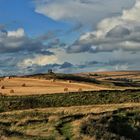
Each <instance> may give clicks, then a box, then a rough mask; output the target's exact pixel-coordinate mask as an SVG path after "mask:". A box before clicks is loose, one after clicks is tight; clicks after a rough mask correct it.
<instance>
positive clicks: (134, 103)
mask: <svg viewBox="0 0 140 140" xmlns="http://www.w3.org/2000/svg"><path fill="white" fill-rule="evenodd" d="M0 80H1V81H0V85H1V89H0V140H79V139H81V140H140V86H139V84H140V73H139V72H110V73H107V72H100V73H81V74H55V75H54V74H52V75H48V74H38V75H29V76H21V77H15V76H13V77H6V78H4V77H1V78H0Z"/></svg>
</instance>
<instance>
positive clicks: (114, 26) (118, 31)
mask: <svg viewBox="0 0 140 140" xmlns="http://www.w3.org/2000/svg"><path fill="white" fill-rule="evenodd" d="M139 13H140V1H139V0H137V1H136V4H135V5H134V6H133V7H132V8H131V9H129V10H124V11H123V12H122V15H121V16H117V17H112V18H106V19H104V20H102V21H101V22H100V23H99V24H98V26H97V30H96V31H93V32H88V33H86V34H84V35H82V36H81V37H80V38H79V40H77V41H76V42H75V43H74V44H73V45H72V46H70V47H69V48H68V52H70V53H74V52H75V53H78V52H85V51H87V52H92V53H97V52H112V51H114V50H120V49H121V50H123V51H140V39H139V37H140V17H139V16H140V14H139Z"/></svg>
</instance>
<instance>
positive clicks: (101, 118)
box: [0, 103, 140, 140]
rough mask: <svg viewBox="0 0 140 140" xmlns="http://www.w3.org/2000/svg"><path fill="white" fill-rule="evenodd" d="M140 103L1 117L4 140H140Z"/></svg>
mask: <svg viewBox="0 0 140 140" xmlns="http://www.w3.org/2000/svg"><path fill="white" fill-rule="evenodd" d="M139 107H140V103H132V104H130V103H129V104H123V105H122V104H110V105H93V106H77V107H60V108H46V109H30V110H24V111H12V112H6V113H1V114H0V135H1V139H2V138H3V139H7V140H71V139H72V140H78V139H82V140H92V139H97V140H98V139H103V140H109V139H126V140H127V139H135V140H139V138H140V135H139V134H140V125H139V124H140V111H139Z"/></svg>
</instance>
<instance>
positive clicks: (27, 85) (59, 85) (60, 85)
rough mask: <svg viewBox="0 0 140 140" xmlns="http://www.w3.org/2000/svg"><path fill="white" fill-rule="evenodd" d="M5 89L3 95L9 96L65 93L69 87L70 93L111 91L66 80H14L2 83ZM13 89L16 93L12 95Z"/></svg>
mask: <svg viewBox="0 0 140 140" xmlns="http://www.w3.org/2000/svg"><path fill="white" fill-rule="evenodd" d="M0 84H1V85H3V86H4V87H5V89H0V92H1V93H4V94H7V95H32V94H50V93H64V92H65V91H64V88H65V87H67V88H68V91H69V92H76V91H78V89H82V90H83V91H92V90H105V89H109V88H107V87H104V86H102V85H96V84H91V83H80V82H69V81H66V80H56V81H55V82H52V80H44V79H34V78H12V79H6V80H3V81H1V83H0ZM11 89H13V90H14V93H12V94H10V92H9V91H10V90H11Z"/></svg>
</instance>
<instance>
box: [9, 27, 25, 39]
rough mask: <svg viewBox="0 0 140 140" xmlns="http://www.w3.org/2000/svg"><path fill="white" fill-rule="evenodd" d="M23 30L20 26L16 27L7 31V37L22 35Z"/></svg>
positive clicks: (23, 33)
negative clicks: (14, 29)
mask: <svg viewBox="0 0 140 140" xmlns="http://www.w3.org/2000/svg"><path fill="white" fill-rule="evenodd" d="M24 35H25V32H24V30H23V29H22V28H19V29H17V30H16V31H8V35H7V36H8V37H17V38H18V37H23V36H24Z"/></svg>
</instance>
